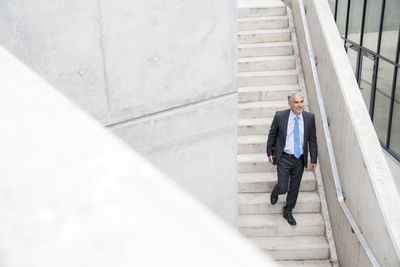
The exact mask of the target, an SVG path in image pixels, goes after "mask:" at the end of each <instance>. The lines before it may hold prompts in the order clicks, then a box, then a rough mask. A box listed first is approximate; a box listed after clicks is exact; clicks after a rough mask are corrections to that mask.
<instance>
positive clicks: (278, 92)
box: [238, 84, 300, 102]
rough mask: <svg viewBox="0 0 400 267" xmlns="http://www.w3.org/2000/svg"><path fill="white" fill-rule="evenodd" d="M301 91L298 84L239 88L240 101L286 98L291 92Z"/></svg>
mask: <svg viewBox="0 0 400 267" xmlns="http://www.w3.org/2000/svg"><path fill="white" fill-rule="evenodd" d="M295 92H300V87H299V85H298V84H288V85H270V86H250V87H239V88H238V100H239V102H250V101H267V100H286V99H287V97H288V95H289V94H292V93H295Z"/></svg>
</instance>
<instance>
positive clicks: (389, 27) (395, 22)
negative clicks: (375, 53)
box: [380, 0, 400, 61]
mask: <svg viewBox="0 0 400 267" xmlns="http://www.w3.org/2000/svg"><path fill="white" fill-rule="evenodd" d="M399 13H400V1H399V0H386V6H385V16H384V19H383V29H382V41H381V51H380V54H381V55H383V56H385V57H387V58H389V59H391V60H393V61H394V60H395V56H396V47H397V35H398V31H399V26H400V15H399Z"/></svg>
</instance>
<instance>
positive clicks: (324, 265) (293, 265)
mask: <svg viewBox="0 0 400 267" xmlns="http://www.w3.org/2000/svg"><path fill="white" fill-rule="evenodd" d="M275 264H277V265H278V266H280V267H332V264H331V263H330V262H329V260H299V261H275Z"/></svg>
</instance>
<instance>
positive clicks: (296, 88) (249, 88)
mask: <svg viewBox="0 0 400 267" xmlns="http://www.w3.org/2000/svg"><path fill="white" fill-rule="evenodd" d="M269 91H300V86H299V85H298V84H285V85H268V86H247V87H239V88H238V92H239V93H253V92H269Z"/></svg>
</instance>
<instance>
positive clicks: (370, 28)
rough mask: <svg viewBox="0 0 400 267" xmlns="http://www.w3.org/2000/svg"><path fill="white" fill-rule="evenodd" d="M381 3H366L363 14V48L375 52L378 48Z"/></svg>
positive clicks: (378, 1)
mask: <svg viewBox="0 0 400 267" xmlns="http://www.w3.org/2000/svg"><path fill="white" fill-rule="evenodd" d="M381 9H382V1H381V0H375V1H367V9H366V13H365V24H364V38H363V46H364V47H366V48H368V49H370V50H372V51H374V52H376V51H377V46H378V33H379V23H380V19H381Z"/></svg>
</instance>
